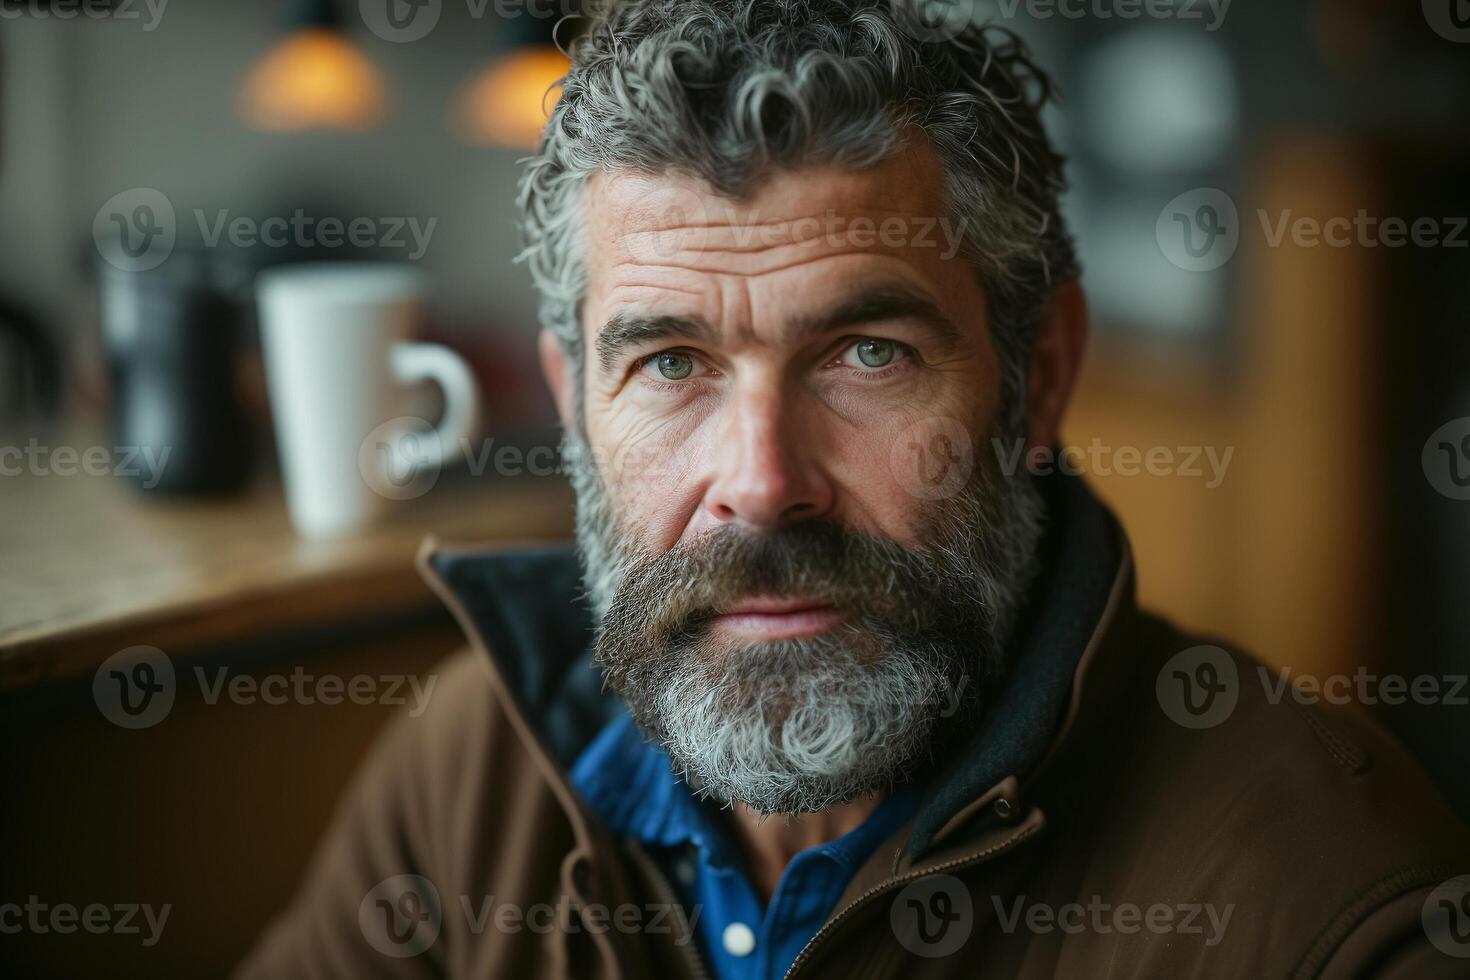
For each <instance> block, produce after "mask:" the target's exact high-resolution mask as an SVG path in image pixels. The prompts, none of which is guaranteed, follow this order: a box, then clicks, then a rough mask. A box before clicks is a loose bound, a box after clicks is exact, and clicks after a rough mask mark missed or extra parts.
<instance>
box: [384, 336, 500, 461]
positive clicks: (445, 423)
mask: <svg viewBox="0 0 1470 980" xmlns="http://www.w3.org/2000/svg"><path fill="white" fill-rule="evenodd" d="M390 366H391V367H392V369H393V376H394V378H395V379H396V380H397V381H398V383H399V384H405V385H410V384H416V383H417V382H420V381H434V382H436V383H437V384H438V385H439V387H440V388H442V389H443V390H444V418H443V419H441V420H440V422H439V425H438V427H437V428H435V429H434V435H436V436H437V437H438V439H437V441H436V442H435V443H433V445H432V447H431V451H429V452H427V453H422V454H419V455H417V456H416V457H415V460H414V463H415V465H416V466H417V467H439V466H443V465H444V464H445V463H448V462H451V461H452V460H454V459H457V458H458V457H459V456H460V454H461V453H462V452H463V451H464V447H465V444H466V443H467V442H468V441H469V438H470V437H471V436H472V435H474V432H475V424H476V422H478V420H479V417H480V390H479V387H478V386H477V385H476V384H475V377H474V375H473V374H472V373H471V372H470V366H469V364H467V363H466V362H465V359H464V358H463V357H460V356H459V355H458V354H456V353H455V352H454V351H452V350H450V349H449V348H448V347H445V346H444V345H443V344H425V343H418V342H414V343H409V342H400V343H397V344H394V345H393V350H392V352H391V354H390Z"/></svg>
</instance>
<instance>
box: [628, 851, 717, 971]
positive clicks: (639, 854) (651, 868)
mask: <svg viewBox="0 0 1470 980" xmlns="http://www.w3.org/2000/svg"><path fill="white" fill-rule="evenodd" d="M627 849H628V853H629V854H630V855H631V856H632V858H633V860H634V862H635V863H637V865H638V867H639V869H640V870H641V871H642V872H643V875H644V877H646V878H648V879H650V880H651V881H652V882H653V888H654V891H656V892H657V893H658V897H659V898H660V899H661V900H663V901H664V902H665V903H666V904H667V905H668V906H669V907H670V908H671V909H673V910H674V922H675V923H676V924H677V925H678V927H679V929H680V930H681V931H682V933H683V939H684V944H683V945H682V946H680V944H679V943H677V942H675V943H674V945H675V946H678V947H679V950H680V952H681V953H682V955H683V956H684V961H685V965H687V966H688V967H689V976H691V977H695V978H696V980H710V975H709V970H708V969H706V968H705V965H704V960H703V958H701V957H700V955H699V949H698V947H697V946H696V945H695V939H694V926H693V925H691V924H690V922H689V917H688V916H686V915H685V914H684V905H683V903H682V902H680V901H679V897H678V896H677V895H675V894H674V886H673V883H672V882H670V881H669V879H668V876H667V875H665V874H664V872H663V869H662V868H660V867H659V866H658V862H656V861H654V860H653V858H652V857H650V856H649V855H648V853H647V852H646V851H644V850H643V848H642V847H640V846H639V845H638V844H636V843H634V842H632V841H629V842H628V844H627Z"/></svg>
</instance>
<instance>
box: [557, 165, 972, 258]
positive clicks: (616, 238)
mask: <svg viewBox="0 0 1470 980" xmlns="http://www.w3.org/2000/svg"><path fill="white" fill-rule="evenodd" d="M583 205H584V216H585V218H586V220H587V222H588V225H589V227H590V229H591V230H592V231H593V233H594V240H595V241H596V242H598V243H603V244H606V245H608V246H610V250H611V251H613V252H615V253H624V252H629V253H632V256H633V257H634V258H637V257H638V256H639V254H640V253H643V252H646V251H648V249H646V248H643V247H641V244H640V243H639V242H638V241H636V239H637V237H638V236H639V235H644V234H650V233H662V234H664V236H665V237H666V238H668V240H669V241H670V242H673V241H675V239H674V238H673V237H672V236H673V235H675V234H676V233H677V232H679V231H680V230H681V229H683V230H688V229H697V230H698V232H699V233H698V234H697V235H695V236H694V241H695V242H696V244H697V245H698V246H701V247H706V248H710V249H717V248H734V249H740V250H745V251H748V250H750V249H752V248H756V247H759V246H761V245H779V244H782V243H784V242H786V241H788V240H803V239H810V238H812V237H813V235H814V229H815V228H816V227H821V228H822V229H823V231H824V233H826V234H828V235H830V233H831V232H832V231H833V229H838V230H840V229H842V228H845V227H849V226H852V225H853V224H854V223H857V226H858V227H859V228H860V229H861V228H866V227H867V223H872V224H881V223H882V222H885V221H888V222H890V224H891V223H892V221H893V219H902V220H906V221H912V222H915V223H917V222H922V221H926V220H928V221H937V220H939V219H941V218H942V217H944V215H945V197H944V179H943V169H942V167H941V165H940V162H939V158H938V157H937V156H936V155H935V154H934V152H933V151H932V150H931V149H930V148H929V147H928V145H927V144H918V145H914V146H910V147H907V148H905V149H904V150H902V151H900V152H899V153H896V154H894V155H893V156H891V157H889V158H888V159H886V160H884V161H882V162H880V163H878V164H876V165H874V166H871V167H867V168H864V169H861V170H858V169H851V168H846V167H840V166H836V165H832V164H808V165H803V166H798V167H783V168H779V169H776V170H774V171H773V172H772V173H771V175H770V176H768V177H766V178H764V179H762V180H760V181H759V182H758V183H756V184H755V185H754V187H753V189H752V190H751V191H750V192H749V193H748V194H746V195H745V196H743V197H741V198H738V199H737V198H731V197H726V196H724V195H722V194H720V193H718V192H717V191H715V190H714V189H713V188H711V187H710V186H709V185H708V184H707V183H705V182H704V181H703V180H701V179H699V178H697V177H694V176H691V175H688V174H684V173H675V172H669V173H662V174H646V173H638V172H632V171H611V172H603V173H598V174H595V175H594V176H593V177H592V178H590V179H589V181H588V184H587V189H586V194H585V196H584V198H583ZM783 236H784V237H783ZM629 239H634V240H632V241H630V240H629ZM862 241H863V239H862V237H861V232H860V234H859V247H861V243H862ZM684 244H686V245H687V243H684ZM877 244H879V245H882V244H883V243H882V242H879V243H877Z"/></svg>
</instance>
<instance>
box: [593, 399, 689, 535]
mask: <svg viewBox="0 0 1470 980" xmlns="http://www.w3.org/2000/svg"><path fill="white" fill-rule="evenodd" d="M702 446H703V443H702V442H701V440H700V439H699V438H698V432H697V431H696V432H693V433H691V432H686V431H683V430H681V429H680V428H679V427H673V426H662V427H655V428H651V429H646V430H644V431H641V432H639V433H637V434H636V435H635V436H633V437H631V438H629V439H628V440H627V441H626V442H624V443H623V444H621V445H619V446H618V447H617V449H616V450H614V451H611V452H609V453H607V454H606V458H607V464H608V465H607V467H606V468H605V469H604V470H603V473H604V479H605V481H606V483H607V486H608V488H609V492H610V494H611V498H612V501H613V506H614V509H615V510H616V512H617V513H618V514H619V516H620V518H621V519H622V520H623V521H625V522H626V526H628V527H630V528H636V529H637V532H636V533H637V537H638V538H639V541H638V544H639V545H640V546H641V547H643V548H647V549H650V550H653V551H655V552H659V551H664V550H667V549H668V548H670V547H672V546H673V545H674V544H675V543H676V542H677V541H678V540H679V537H680V535H681V534H682V532H683V528H684V527H685V526H686V525H687V524H688V523H689V521H690V519H691V518H692V516H693V514H694V512H695V511H696V510H697V509H698V507H699V502H700V493H701V486H702V483H701V476H700V475H701V473H703V472H704V471H705V465H704V461H703V459H704V449H703V448H702Z"/></svg>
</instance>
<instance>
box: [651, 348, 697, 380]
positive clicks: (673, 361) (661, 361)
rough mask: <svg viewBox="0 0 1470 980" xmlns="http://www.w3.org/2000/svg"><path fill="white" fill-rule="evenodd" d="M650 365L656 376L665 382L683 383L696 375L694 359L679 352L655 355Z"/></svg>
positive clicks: (665, 352) (669, 351)
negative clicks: (690, 376) (692, 375)
mask: <svg viewBox="0 0 1470 980" xmlns="http://www.w3.org/2000/svg"><path fill="white" fill-rule="evenodd" d="M648 363H649V366H650V367H652V368H653V370H654V372H655V373H656V375H657V376H658V377H660V378H662V379H663V380H665V381H683V380H684V379H685V378H687V377H689V375H691V374H693V373H694V358H693V357H690V356H689V355H688V354H681V353H679V352H678V351H671V350H666V351H664V352H663V353H662V354H655V355H653V357H652V358H651V359H650V360H649V362H648Z"/></svg>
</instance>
